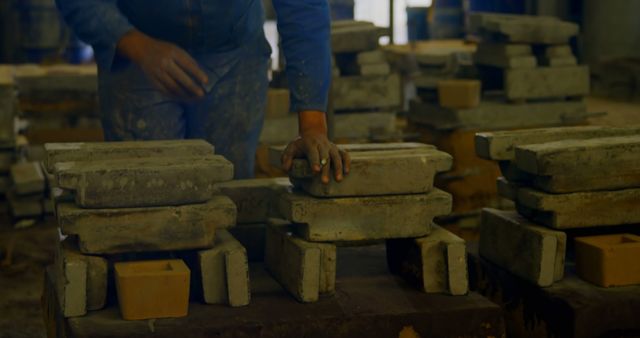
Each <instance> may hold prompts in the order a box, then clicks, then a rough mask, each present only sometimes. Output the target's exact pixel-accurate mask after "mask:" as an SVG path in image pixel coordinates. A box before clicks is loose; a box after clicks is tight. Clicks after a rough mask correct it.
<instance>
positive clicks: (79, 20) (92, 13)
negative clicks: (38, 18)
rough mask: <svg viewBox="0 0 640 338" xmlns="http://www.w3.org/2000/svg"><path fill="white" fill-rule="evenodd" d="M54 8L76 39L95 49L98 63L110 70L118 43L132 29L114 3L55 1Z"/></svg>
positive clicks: (74, 0)
mask: <svg viewBox="0 0 640 338" xmlns="http://www.w3.org/2000/svg"><path fill="white" fill-rule="evenodd" d="M56 4H57V5H58V9H59V10H60V13H61V14H62V16H63V17H64V19H65V21H66V22H67V23H68V24H69V26H71V28H72V29H73V30H74V32H75V33H76V34H77V35H78V37H79V38H80V39H81V40H82V41H84V42H86V43H88V44H91V45H92V46H93V47H94V49H96V54H98V57H99V58H100V59H101V60H100V59H99V60H98V62H100V63H102V64H103V65H104V66H106V67H110V66H111V65H112V64H113V59H114V57H115V52H116V45H117V43H118V41H119V40H120V38H121V37H122V36H123V35H124V34H125V33H127V32H128V31H129V30H131V29H133V28H134V27H133V26H132V25H131V23H129V20H127V18H126V17H125V16H124V15H123V14H122V13H121V12H120V9H119V8H118V4H117V0H56Z"/></svg>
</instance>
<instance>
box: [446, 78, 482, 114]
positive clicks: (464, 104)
mask: <svg viewBox="0 0 640 338" xmlns="http://www.w3.org/2000/svg"><path fill="white" fill-rule="evenodd" d="M480 87H481V83H480V81H478V80H444V81H439V82H438V101H439V103H440V106H442V107H445V108H451V109H470V108H475V107H477V106H478V105H479V104H480V92H481V90H480Z"/></svg>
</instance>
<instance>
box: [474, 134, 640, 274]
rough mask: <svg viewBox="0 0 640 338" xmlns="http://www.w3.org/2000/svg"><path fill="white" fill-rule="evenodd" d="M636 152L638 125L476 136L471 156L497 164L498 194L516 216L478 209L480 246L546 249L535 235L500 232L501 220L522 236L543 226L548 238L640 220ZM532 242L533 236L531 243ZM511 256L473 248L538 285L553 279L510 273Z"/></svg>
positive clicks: (506, 250) (487, 248)
mask: <svg viewBox="0 0 640 338" xmlns="http://www.w3.org/2000/svg"><path fill="white" fill-rule="evenodd" d="M639 147H640V127H621V128H614V127H567V128H551V129H532V130H523V131H504V132H495V133H479V134H477V135H476V153H477V154H478V156H480V157H482V158H485V159H488V160H494V161H499V162H500V163H501V165H500V167H501V170H502V172H503V175H504V177H501V178H499V179H498V191H499V193H500V195H502V196H503V197H505V198H507V199H510V200H513V201H514V202H515V205H516V209H517V211H518V213H519V214H520V215H521V216H518V215H516V214H515V213H512V214H510V215H506V214H498V212H497V211H485V214H486V215H485V217H484V218H483V223H482V227H483V230H482V231H483V233H485V234H486V236H487V238H488V239H487V241H491V240H494V241H505V242H514V241H518V238H520V242H522V243H528V245H529V244H530V245H534V244H535V246H536V248H538V249H540V250H542V249H541V248H542V247H543V246H546V245H551V246H552V244H549V243H547V244H544V243H546V242H545V241H546V240H543V239H541V238H540V237H535V236H538V235H535V236H534V235H528V236H524V235H522V233H521V232H519V235H517V236H516V234H515V233H514V235H513V236H511V235H506V234H507V233H508V231H507V230H504V229H503V228H505V227H506V226H505V225H504V224H506V223H505V220H508V221H509V222H511V223H512V224H518V225H519V226H520V227H521V228H527V229H528V231H529V232H532V231H533V230H532V229H533V228H534V227H535V228H536V230H535V231H533V232H536V233H541V231H542V230H541V229H543V230H544V233H547V234H556V235H557V234H558V233H560V234H563V235H564V232H566V231H569V230H572V229H582V228H601V229H602V231H608V228H609V227H613V226H619V225H632V224H638V223H640V209H638V205H640V161H639V160H638V156H637V153H638V148H639ZM525 218H526V221H525ZM498 219H501V220H502V221H498ZM501 222H502V223H501ZM501 224H502V225H501ZM509 229H511V230H509V231H515V230H514V228H509ZM497 232H500V233H501V234H502V235H500V236H501V237H500V238H501V239H497V237H498V236H499V235H497V234H496V233H497ZM514 236H515V237H514ZM516 237H517V238H516ZM534 237H535V238H538V239H536V240H535V241H534ZM483 240H484V239H483ZM550 241H553V240H550ZM558 243H559V242H558ZM498 244H499V245H498ZM500 246H502V247H503V248H502V249H499V248H500ZM551 246H548V248H551ZM538 249H536V250H538ZM546 250H551V249H546ZM514 251H515V248H507V247H506V244H504V245H503V244H501V243H497V244H496V245H493V246H491V245H488V244H487V245H485V246H484V249H483V246H482V245H481V247H480V253H481V254H482V255H483V256H485V257H486V258H488V259H489V260H491V261H492V262H494V263H496V264H498V265H500V266H503V267H505V268H507V269H509V270H510V271H511V272H513V273H515V274H518V275H520V276H521V277H523V278H528V279H529V280H531V281H533V282H536V283H538V285H541V286H549V285H550V284H551V283H552V282H553V281H557V280H558V278H559V277H560V275H559V274H556V278H555V279H550V278H549V276H548V275H547V277H542V276H537V277H535V278H534V277H533V276H534V275H532V273H531V271H533V270H530V271H529V272H526V273H525V272H523V271H521V270H517V268H516V267H515V266H513V264H511V263H510V262H509V259H510V258H509V257H513V255H514ZM547 256H548V255H547ZM528 257H535V258H536V259H535V261H533V262H528V263H527V264H528V265H530V264H538V265H540V264H542V265H544V264H545V263H543V260H544V259H543V257H542V256H540V255H530V256H528ZM556 261H559V259H556ZM547 262H548V261H547ZM532 267H533V265H531V266H529V268H532ZM548 269H549V267H548V266H547V270H548ZM538 273H540V274H541V273H542V272H540V271H538Z"/></svg>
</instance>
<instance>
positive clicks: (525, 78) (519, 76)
mask: <svg viewBox="0 0 640 338" xmlns="http://www.w3.org/2000/svg"><path fill="white" fill-rule="evenodd" d="M589 81H590V78H589V67H587V66H575V67H537V68H533V69H523V68H521V69H508V70H505V73H504V90H505V94H506V96H507V98H508V99H510V100H523V99H524V100H526V99H544V98H562V97H568V96H583V95H587V94H589V89H590V82H589Z"/></svg>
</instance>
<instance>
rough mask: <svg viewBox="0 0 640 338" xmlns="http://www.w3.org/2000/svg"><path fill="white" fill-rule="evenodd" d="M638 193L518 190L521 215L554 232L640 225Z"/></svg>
mask: <svg viewBox="0 0 640 338" xmlns="http://www.w3.org/2000/svg"><path fill="white" fill-rule="evenodd" d="M638 205H640V189H625V190H615V191H596V192H577V193H570V194H549V193H545V192H542V191H537V190H533V189H530V188H520V189H518V199H517V203H516V207H517V208H518V211H520V212H521V213H522V214H523V215H525V216H527V217H528V218H531V219H533V220H535V221H536V222H539V223H541V224H544V225H546V226H548V227H552V228H556V229H569V228H585V227H595V226H614V225H622V224H635V223H640V209H638Z"/></svg>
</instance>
